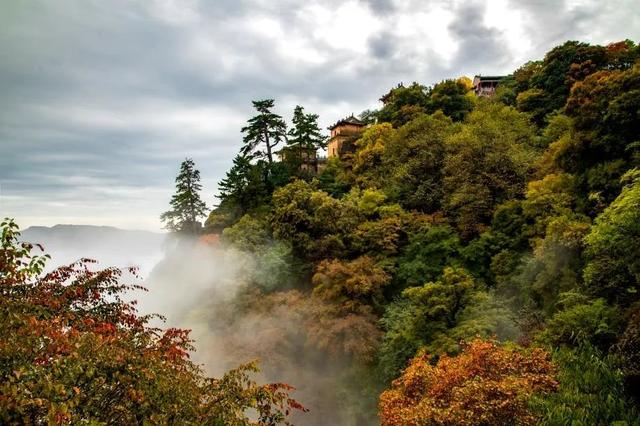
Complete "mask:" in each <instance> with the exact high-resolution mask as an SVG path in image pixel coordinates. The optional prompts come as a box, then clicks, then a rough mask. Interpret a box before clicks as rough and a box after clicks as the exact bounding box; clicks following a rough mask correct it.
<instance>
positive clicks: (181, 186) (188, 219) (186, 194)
mask: <svg viewBox="0 0 640 426" xmlns="http://www.w3.org/2000/svg"><path fill="white" fill-rule="evenodd" d="M201 189H202V185H201V184H200V171H198V170H197V169H196V168H195V163H194V162H193V160H192V159H191V158H187V159H186V160H184V161H183V162H182V164H181V165H180V173H179V174H178V177H176V193H175V194H174V195H173V196H172V197H171V201H170V203H169V204H170V205H171V210H169V211H167V212H165V213H163V214H162V215H161V216H160V220H162V222H164V225H165V228H166V229H169V230H171V231H173V232H181V233H185V234H190V235H196V234H198V233H199V232H200V230H201V228H202V224H201V223H200V221H199V220H198V219H199V218H200V217H203V216H205V215H206V209H207V206H206V205H205V203H204V201H202V200H201V199H200V194H199V192H200V190H201Z"/></svg>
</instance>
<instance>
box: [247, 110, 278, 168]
mask: <svg viewBox="0 0 640 426" xmlns="http://www.w3.org/2000/svg"><path fill="white" fill-rule="evenodd" d="M252 103H253V107H254V108H255V109H256V110H257V111H258V115H256V116H254V117H252V118H251V119H249V121H248V122H247V126H245V127H243V128H242V133H244V134H245V135H244V138H243V142H244V146H243V147H242V150H241V153H242V154H243V155H245V156H247V157H251V158H258V159H264V158H265V157H266V158H267V161H268V162H269V164H271V163H273V148H274V147H275V146H276V145H278V144H279V143H280V142H282V140H285V139H286V137H287V125H286V124H285V122H284V120H283V119H282V117H281V116H279V115H278V114H275V113H273V112H271V108H273V106H274V100H273V99H264V100H261V101H252ZM263 149H264V151H263Z"/></svg>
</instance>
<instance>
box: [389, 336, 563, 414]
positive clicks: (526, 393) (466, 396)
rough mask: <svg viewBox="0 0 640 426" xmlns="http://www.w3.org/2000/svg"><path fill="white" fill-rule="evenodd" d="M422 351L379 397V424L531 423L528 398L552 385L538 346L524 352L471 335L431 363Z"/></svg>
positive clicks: (549, 366) (551, 374) (548, 367)
mask: <svg viewBox="0 0 640 426" xmlns="http://www.w3.org/2000/svg"><path fill="white" fill-rule="evenodd" d="M430 360H431V356H430V355H429V354H427V353H425V352H424V351H421V352H419V354H418V355H417V356H416V357H415V358H414V359H413V360H412V361H411V362H410V364H409V366H408V367H407V369H406V370H405V371H404V372H403V373H402V375H401V376H400V377H399V378H398V379H396V380H394V382H393V384H392V387H391V388H390V389H389V390H387V391H385V392H383V393H382V395H381V396H380V404H379V410H380V413H379V414H380V419H381V423H382V425H385V426H392V425H403V426H408V425H427V424H428V425H498V424H516V425H531V424H535V421H536V417H535V415H534V414H533V413H532V412H531V411H530V410H529V408H528V406H527V400H528V398H530V397H531V396H532V395H533V394H534V393H542V394H544V393H548V392H552V391H554V390H555V389H556V387H557V383H556V381H555V379H554V372H555V368H554V366H553V365H552V363H551V361H550V357H549V355H548V354H547V353H546V352H545V351H543V350H542V349H532V350H529V351H525V350H523V349H518V348H507V347H504V346H500V345H499V344H497V343H496V342H493V341H483V340H475V341H473V342H471V343H470V344H468V345H465V346H464V348H463V352H462V353H461V354H460V355H458V356H456V357H449V356H446V355H445V356H442V357H441V358H440V359H439V361H438V363H437V364H436V365H432V364H431V362H430Z"/></svg>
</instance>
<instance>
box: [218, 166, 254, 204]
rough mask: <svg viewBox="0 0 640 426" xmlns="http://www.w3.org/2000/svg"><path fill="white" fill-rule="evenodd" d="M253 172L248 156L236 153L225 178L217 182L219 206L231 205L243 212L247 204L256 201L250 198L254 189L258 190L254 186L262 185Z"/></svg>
mask: <svg viewBox="0 0 640 426" xmlns="http://www.w3.org/2000/svg"><path fill="white" fill-rule="evenodd" d="M255 174H256V173H255V171H254V166H253V165H252V164H251V162H250V160H249V158H247V157H246V156H244V155H241V154H238V155H236V157H235V158H234V159H233V166H232V167H231V169H230V170H229V171H228V172H227V174H226V176H225V178H224V179H222V180H221V181H220V182H218V188H219V190H220V195H219V196H218V197H219V198H220V206H221V207H222V206H224V207H227V208H228V207H233V208H236V209H239V210H240V211H241V212H242V213H244V212H245V211H246V210H247V209H248V206H249V205H250V204H251V203H252V202H255V201H256V200H252V196H254V195H256V194H255V192H256V190H259V188H255V186H262V185H260V182H259V180H257V179H255Z"/></svg>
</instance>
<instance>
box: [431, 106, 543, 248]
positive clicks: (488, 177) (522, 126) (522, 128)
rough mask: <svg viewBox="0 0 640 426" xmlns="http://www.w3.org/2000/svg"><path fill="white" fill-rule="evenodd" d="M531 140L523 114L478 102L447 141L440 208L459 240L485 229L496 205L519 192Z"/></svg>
mask: <svg viewBox="0 0 640 426" xmlns="http://www.w3.org/2000/svg"><path fill="white" fill-rule="evenodd" d="M533 138H534V132H533V128H532V127H531V125H530V124H529V121H528V119H527V117H526V115H524V114H521V113H518V112H517V111H515V110H514V109H513V108H509V107H506V106H501V105H500V104H495V103H494V104H492V103H481V104H479V106H478V109H476V110H475V111H474V112H472V113H471V114H469V117H468V119H467V120H466V122H465V123H464V124H463V126H462V127H461V130H460V131H459V132H458V133H456V134H454V135H452V136H451V137H450V138H449V139H448V140H447V151H448V153H447V156H446V159H445V163H444V168H443V173H444V180H443V183H444V193H445V195H444V208H445V211H446V212H447V213H448V214H450V215H451V216H452V218H453V219H454V221H455V223H456V227H457V228H458V230H459V232H460V234H461V235H462V236H463V238H469V237H471V236H474V235H477V234H479V233H481V232H482V231H484V230H485V229H486V228H487V225H488V223H489V221H490V219H491V217H492V214H493V210H494V208H495V207H496V206H497V205H499V204H501V203H503V202H505V201H507V200H509V199H513V198H516V197H518V196H519V195H521V194H522V193H523V190H524V183H525V180H526V178H527V176H528V174H529V172H530V167H531V165H532V162H533V154H534V152H533V150H532V148H531V141H532V140H533Z"/></svg>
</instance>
